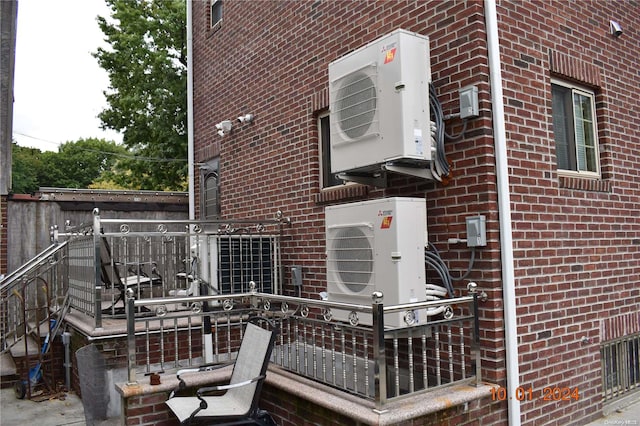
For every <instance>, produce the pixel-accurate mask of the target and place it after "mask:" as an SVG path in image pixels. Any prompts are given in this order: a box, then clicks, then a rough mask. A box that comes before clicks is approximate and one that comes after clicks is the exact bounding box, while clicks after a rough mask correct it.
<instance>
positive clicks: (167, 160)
mask: <svg viewBox="0 0 640 426" xmlns="http://www.w3.org/2000/svg"><path fill="white" fill-rule="evenodd" d="M13 133H15V134H17V135H20V136H24V137H27V138H31V139H35V140H39V141H41V142H46V143H51V144H55V145H57V146H58V148H59V147H60V146H61V145H62V143H58V142H53V141H49V140H46V139H42V138H38V137H35V136H30V135H25V134H24V133H20V132H13ZM76 149H78V150H79V151H87V152H94V153H97V154H105V155H113V156H115V157H120V158H125V159H128V160H136V161H147V162H151V163H176V162H182V163H186V162H187V159H186V158H157V157H142V156H138V155H135V154H133V155H130V154H120V153H117V152H111V151H101V150H99V149H91V148H82V147H76Z"/></svg>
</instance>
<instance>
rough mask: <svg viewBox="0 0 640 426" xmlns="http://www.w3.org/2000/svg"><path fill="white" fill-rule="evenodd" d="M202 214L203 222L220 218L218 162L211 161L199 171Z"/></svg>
mask: <svg viewBox="0 0 640 426" xmlns="http://www.w3.org/2000/svg"><path fill="white" fill-rule="evenodd" d="M201 182H202V214H201V218H202V219H204V220H211V219H219V218H220V183H219V179H218V160H213V161H211V162H209V163H208V164H207V165H205V166H204V167H203V168H202V169H201Z"/></svg>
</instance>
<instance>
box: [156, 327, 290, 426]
mask: <svg viewBox="0 0 640 426" xmlns="http://www.w3.org/2000/svg"><path fill="white" fill-rule="evenodd" d="M261 321H262V322H265V323H267V324H268V326H269V329H264V328H262V327H260V326H259V325H257V324H258V323H259V322H261ZM278 332H279V328H278V326H277V325H275V323H274V322H273V321H271V320H269V319H266V318H261V317H253V318H250V319H249V320H248V322H247V325H246V328H245V331H244V335H243V337H242V342H241V343H240V350H239V351H238V356H237V358H236V361H235V363H234V365H233V372H232V374H231V379H230V381H229V384H227V385H220V386H210V387H204V388H200V389H198V390H197V392H196V396H175V395H176V391H181V390H184V389H186V387H187V386H186V384H185V382H184V380H183V378H182V377H181V376H182V375H183V374H185V373H195V372H202V371H210V370H212V369H214V368H219V367H224V366H225V365H220V366H211V365H209V366H203V367H200V368H193V369H183V370H180V371H178V373H177V377H178V380H179V381H180V382H179V386H178V389H176V390H175V391H173V392H171V395H169V399H168V400H167V401H166V404H167V405H168V406H169V408H170V409H171V411H173V413H174V414H175V415H176V416H177V417H178V420H180V423H181V424H184V425H192V424H198V425H206V424H216V425H218V424H226V425H241V424H257V425H275V422H274V421H273V419H272V418H271V416H270V415H269V414H268V413H267V412H266V411H264V410H260V409H259V408H258V401H259V399H260V391H261V390H262V384H263V383H264V380H265V378H266V374H267V367H268V365H269V359H270V358H271V352H272V350H273V345H274V343H275V340H276V336H277V334H278ZM220 391H225V393H224V394H222V395H215V396H207V394H210V393H218V394H219V393H220Z"/></svg>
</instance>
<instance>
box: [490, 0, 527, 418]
mask: <svg viewBox="0 0 640 426" xmlns="http://www.w3.org/2000/svg"><path fill="white" fill-rule="evenodd" d="M484 6H485V8H484V9H485V20H486V26H487V50H488V52H489V75H490V81H491V103H492V105H493V108H492V110H493V138H494V143H495V156H496V178H497V188H498V213H499V222H500V256H501V261H502V298H503V303H504V327H505V333H504V334H505V345H506V367H507V391H508V394H509V395H511V396H513V395H514V392H515V390H516V389H517V388H518V386H520V371H519V368H518V335H517V328H516V327H517V322H516V291H515V278H514V271H513V269H514V268H513V239H512V229H511V200H510V193H509V168H508V157H507V134H506V130H505V123H504V100H503V96H502V71H501V69H500V40H499V38H498V13H497V11H496V2H495V0H485V1H484ZM507 401H508V409H509V413H508V414H509V425H510V426H519V425H520V402H519V401H518V400H517V399H516V398H509V399H508V400H507Z"/></svg>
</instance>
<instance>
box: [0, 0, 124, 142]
mask: <svg viewBox="0 0 640 426" xmlns="http://www.w3.org/2000/svg"><path fill="white" fill-rule="evenodd" d="M0 1H2V0H0ZM98 15H101V16H109V8H108V7H107V5H106V4H105V3H104V0H55V1H52V0H20V1H19V2H18V32H17V39H16V65H15V81H14V96H15V101H14V105H13V107H14V110H13V139H14V140H15V141H17V142H18V145H21V146H30V147H35V148H39V149H41V150H43V151H45V150H46V151H56V150H57V148H58V146H59V145H60V144H61V143H64V142H67V141H76V140H78V139H80V138H91V137H96V138H104V139H107V140H115V141H117V142H121V141H122V137H121V135H119V134H118V133H115V132H113V131H108V132H104V131H102V130H101V129H100V120H99V119H98V118H97V115H98V113H99V112H100V111H102V110H103V109H104V107H105V106H106V100H105V98H104V95H103V94H102V92H103V91H104V90H106V89H107V87H108V85H109V79H108V76H107V73H106V71H104V70H103V69H102V68H100V66H99V65H98V62H97V60H96V59H95V58H94V57H93V56H91V53H92V52H95V51H96V49H97V48H98V46H101V45H102V46H104V45H105V44H106V43H105V42H104V41H103V39H104V35H103V34H102V31H100V28H99V27H98V23H97V22H96V16H98Z"/></svg>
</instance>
